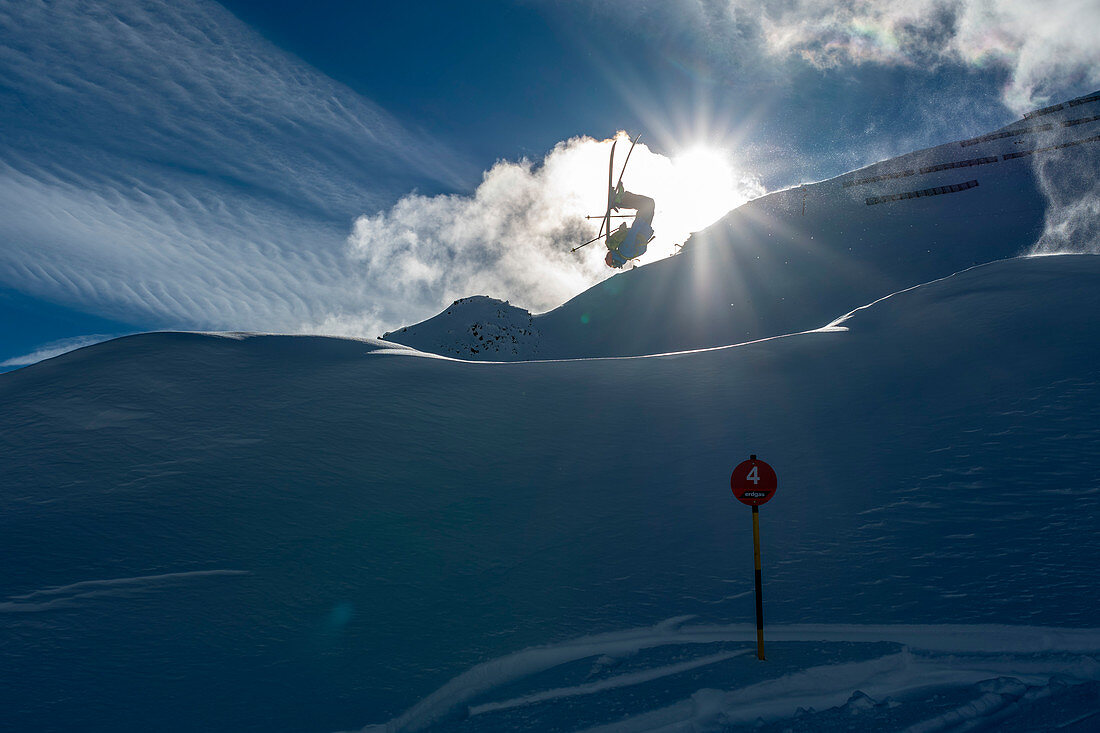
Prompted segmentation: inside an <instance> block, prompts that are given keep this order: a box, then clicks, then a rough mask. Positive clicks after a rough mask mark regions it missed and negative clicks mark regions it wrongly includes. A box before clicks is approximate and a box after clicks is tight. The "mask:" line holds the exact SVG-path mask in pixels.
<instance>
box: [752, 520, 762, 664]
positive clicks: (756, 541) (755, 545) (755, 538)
mask: <svg viewBox="0 0 1100 733" xmlns="http://www.w3.org/2000/svg"><path fill="white" fill-rule="evenodd" d="M752 561H753V567H754V568H755V569H756V658H757V659H763V658H764V584H763V582H762V581H761V579H760V507H758V506H754V507H753V508H752Z"/></svg>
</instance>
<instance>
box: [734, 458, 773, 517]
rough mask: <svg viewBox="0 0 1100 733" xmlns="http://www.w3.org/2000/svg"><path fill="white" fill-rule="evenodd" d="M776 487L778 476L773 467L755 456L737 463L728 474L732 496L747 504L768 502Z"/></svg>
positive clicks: (753, 504)
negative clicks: (731, 473) (729, 474)
mask: <svg viewBox="0 0 1100 733" xmlns="http://www.w3.org/2000/svg"><path fill="white" fill-rule="evenodd" d="M778 487H779V478H778V477H777V476H776V475H775V469H773V468H772V467H771V466H769V465H768V464H767V463H764V461H761V460H758V459H757V457H756V456H752V457H751V458H749V460H747V461H742V462H741V463H739V464H737V468H735V469H733V475H732V476H730V488H731V489H733V495H734V497H736V498H737V501H739V502H741V503H742V504H748V505H749V506H760V505H761V504H766V503H768V501H769V500H770V499H771V498H772V497H773V496H775V490H776V488H778Z"/></svg>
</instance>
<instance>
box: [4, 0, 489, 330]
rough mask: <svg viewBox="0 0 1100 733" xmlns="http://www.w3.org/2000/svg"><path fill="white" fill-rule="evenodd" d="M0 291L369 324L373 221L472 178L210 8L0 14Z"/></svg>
mask: <svg viewBox="0 0 1100 733" xmlns="http://www.w3.org/2000/svg"><path fill="white" fill-rule="evenodd" d="M0 77H2V78H3V79H4V83H3V85H2V86H0V127H2V129H3V130H4V134H3V136H2V137H0V283H3V284H5V285H8V286H10V287H14V288H17V289H19V290H21V291H23V292H26V293H29V294H32V295H34V296H37V297H41V298H45V299H48V300H52V301H54V302H61V303H65V304H69V305H77V306H79V307H83V308H90V309H92V310H94V311H95V312H97V313H99V314H101V315H108V316H111V315H113V316H122V317H124V318H126V319H127V320H133V319H139V320H141V321H143V322H145V323H148V324H150V325H155V326H164V327H189V328H241V329H266V330H300V329H303V328H307V327H309V325H310V324H316V323H319V322H323V321H324V320H325V319H326V318H328V317H329V316H330V315H331V314H332V313H344V312H354V313H357V314H365V313H370V312H371V311H372V309H373V308H376V307H377V305H376V304H375V303H374V302H373V299H372V298H371V297H370V294H369V293H368V292H367V290H366V288H367V284H366V283H363V282H361V280H360V279H358V278H349V277H347V276H346V275H345V274H344V271H345V270H346V268H345V267H344V266H343V265H344V261H345V253H344V251H343V246H342V245H343V241H344V239H345V237H346V234H347V229H348V226H349V223H350V222H351V221H352V219H353V218H354V217H355V216H356V215H357V214H359V213H361V212H362V211H364V210H371V209H372V208H375V207H378V206H383V205H387V204H388V203H391V202H393V201H395V200H396V199H397V198H398V197H399V196H400V195H402V194H403V193H405V192H407V191H409V190H410V189H412V188H414V187H415V186H417V185H428V184H429V183H430V182H433V181H434V182H435V183H434V185H435V186H436V187H440V188H455V187H461V186H462V185H463V182H465V181H469V180H471V179H472V178H473V174H474V173H475V170H476V169H472V168H471V167H470V166H468V165H467V164H466V163H464V162H463V161H462V159H461V158H460V157H459V156H457V155H455V154H454V153H452V152H451V151H449V150H447V149H445V148H444V147H443V146H441V145H439V144H436V143H433V142H432V141H431V140H430V139H427V138H426V137H425V136H423V135H421V134H418V133H417V132H415V131H411V130H408V129H406V128H405V127H403V126H402V125H401V124H400V123H398V122H397V121H396V120H395V119H393V118H392V117H391V116H389V115H388V114H387V113H386V112H385V111H384V110H382V109H380V108H378V107H377V106H376V105H373V104H372V103H370V102H369V101H367V100H364V99H363V98H361V97H359V96H358V95H356V94H355V93H353V92H351V91H350V90H348V89H346V88H344V87H342V86H340V85H339V84H337V83H335V82H333V81H332V80H330V79H328V78H327V77H325V76H323V75H322V74H320V73H318V72H316V71H315V70H313V69H311V68H310V67H308V66H306V65H304V64H302V63H301V62H299V61H297V60H296V59H294V58H293V57H291V56H288V55H287V54H285V53H283V52H281V51H280V50H279V49H277V48H276V47H274V46H273V45H271V44H270V43H268V42H267V41H265V40H264V39H262V38H261V37H259V36H258V35H257V34H255V33H254V32H252V31H251V30H249V29H248V28H247V27H246V26H244V25H243V24H242V23H240V22H239V21H238V20H236V18H234V17H233V16H232V15H230V14H229V13H228V12H226V11H225V10H224V9H223V8H222V7H221V6H219V5H216V4H214V3H212V2H207V0H184V1H183V2H176V3H154V2H145V1H144V0H116V1H114V2H111V3H91V4H89V3H83V2H77V1H76V0H59V1H58V2H43V1H41V0H0Z"/></svg>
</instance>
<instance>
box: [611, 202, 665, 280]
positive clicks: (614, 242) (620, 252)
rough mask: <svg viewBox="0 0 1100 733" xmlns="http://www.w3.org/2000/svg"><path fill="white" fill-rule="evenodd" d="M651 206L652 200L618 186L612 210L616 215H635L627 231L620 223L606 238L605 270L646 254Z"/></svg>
mask: <svg viewBox="0 0 1100 733" xmlns="http://www.w3.org/2000/svg"><path fill="white" fill-rule="evenodd" d="M653 206H654V204H653V199H651V198H650V197H648V196H642V195H641V194H637V193H631V192H630V191H627V190H625V189H624V188H623V184H622V183H621V182H620V183H619V185H618V186H616V188H615V193H614V197H613V199H612V208H613V209H614V210H615V211H618V210H619V209H621V208H622V209H634V210H635V212H637V213H635V215H634V223H633V224H632V225H631V226H630V227H629V228H627V226H626V222H623V223H622V224H619V228H618V229H616V230H615V231H613V232H611V234H610V235H608V237H607V257H605V258H604V262H606V263H607V266H608V267H614V268H616V269H619V268H621V267H622V266H623V265H625V264H626V263H627V262H628V261H630V260H632V259H634V258H635V257H641V256H642V255H643V254H645V251H646V248H647V247H648V246H649V240H651V239H653V227H652V226H651V224H652V223H653Z"/></svg>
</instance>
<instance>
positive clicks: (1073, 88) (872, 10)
mask: <svg viewBox="0 0 1100 733" xmlns="http://www.w3.org/2000/svg"><path fill="white" fill-rule="evenodd" d="M598 7H599V8H601V9H602V10H603V11H604V12H607V13H609V14H612V15H614V16H615V17H616V18H617V19H618V20H619V21H620V22H623V23H628V24H632V25H634V26H635V27H637V28H640V29H641V30H642V31H644V32H645V33H647V34H648V35H650V36H651V37H652V38H654V39H655V40H656V46H657V48H658V49H659V50H660V51H661V52H663V53H665V54H668V55H671V56H673V57H676V58H679V59H680V60H682V61H684V62H685V63H688V64H693V65H703V66H705V67H707V68H708V69H709V70H710V71H711V72H712V73H715V74H718V75H723V76H727V77H731V78H733V79H736V80H737V81H738V82H739V83H740V84H742V85H749V86H751V85H753V84H758V85H759V84H764V85H767V84H773V83H775V82H776V80H777V79H782V78H783V77H784V74H785V73H786V72H785V69H784V65H785V64H787V63H789V62H792V61H797V62H802V63H808V64H810V65H813V66H816V67H819V68H827V67H843V66H854V65H860V64H883V65H891V66H910V67H918V66H919V67H922V68H929V67H934V66H936V65H939V64H955V65H967V66H972V67H982V68H985V67H989V66H997V67H1000V68H1002V69H1004V71H1005V72H1006V73H1007V74H1008V75H1009V77H1010V81H1009V83H1008V84H1007V86H1006V87H1005V89H1004V100H1005V102H1006V103H1007V104H1008V105H1009V107H1010V108H1012V109H1013V110H1015V111H1017V112H1022V111H1024V110H1026V109H1029V108H1031V107H1034V106H1036V105H1041V104H1045V103H1046V102H1047V101H1049V100H1050V98H1051V97H1052V96H1068V95H1070V94H1072V93H1074V92H1081V91H1085V90H1086V89H1087V88H1090V87H1095V86H1097V85H1100V44H1097V43H1096V34H1095V28H1097V27H1098V26H1100V5H1098V4H1097V3H1095V2H1092V1H1091V0H1053V1H1052V2H1046V3H1036V2H1030V1H1028V0H911V1H910V2H904V3H898V2H893V1H892V0H841V1H840V2H838V1H837V0H763V2H758V1H756V0H673V2H669V3H662V4H659V5H658V4H655V5H652V6H649V7H646V8H643V9H641V10H638V9H637V4H636V3H632V2H629V0H600V2H599V3H598Z"/></svg>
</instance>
